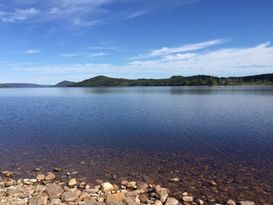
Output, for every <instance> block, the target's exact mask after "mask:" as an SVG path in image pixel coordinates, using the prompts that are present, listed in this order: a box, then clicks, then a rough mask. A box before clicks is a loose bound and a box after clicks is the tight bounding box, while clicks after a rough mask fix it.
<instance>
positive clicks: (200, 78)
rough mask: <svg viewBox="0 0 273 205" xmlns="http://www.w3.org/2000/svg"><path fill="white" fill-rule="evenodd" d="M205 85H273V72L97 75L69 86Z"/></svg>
mask: <svg viewBox="0 0 273 205" xmlns="http://www.w3.org/2000/svg"><path fill="white" fill-rule="evenodd" d="M203 85H273V74H262V75H254V76H245V77H227V78H223V77H215V76H208V75H196V76H190V77H184V76H173V77H171V78H165V79H136V80H130V79H124V78H110V77H107V76H97V77H94V78H90V79H87V80H84V81H81V82H78V83H74V84H70V85H68V86H69V87H96V86H203Z"/></svg>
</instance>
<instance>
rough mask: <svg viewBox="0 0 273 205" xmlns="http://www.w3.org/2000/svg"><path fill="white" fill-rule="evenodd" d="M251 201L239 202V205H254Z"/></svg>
mask: <svg viewBox="0 0 273 205" xmlns="http://www.w3.org/2000/svg"><path fill="white" fill-rule="evenodd" d="M254 204H255V203H254V202H253V201H240V205H254Z"/></svg>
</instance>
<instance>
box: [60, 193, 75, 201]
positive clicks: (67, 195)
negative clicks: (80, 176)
mask: <svg viewBox="0 0 273 205" xmlns="http://www.w3.org/2000/svg"><path fill="white" fill-rule="evenodd" d="M77 199H78V195H77V194H76V193H75V192H73V191H67V192H64V193H63V194H62V200H63V201H65V202H72V201H76V200H77Z"/></svg>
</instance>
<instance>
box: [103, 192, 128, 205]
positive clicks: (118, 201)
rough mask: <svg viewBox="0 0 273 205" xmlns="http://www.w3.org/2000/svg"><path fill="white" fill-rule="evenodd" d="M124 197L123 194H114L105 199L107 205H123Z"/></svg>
mask: <svg viewBox="0 0 273 205" xmlns="http://www.w3.org/2000/svg"><path fill="white" fill-rule="evenodd" d="M125 199H126V198H125V195H124V194H123V193H116V194H111V195H108V196H107V198H106V204H107V205H122V204H125Z"/></svg>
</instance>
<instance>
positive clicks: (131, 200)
mask: <svg viewBox="0 0 273 205" xmlns="http://www.w3.org/2000/svg"><path fill="white" fill-rule="evenodd" d="M35 171H36V174H35V177H33V178H31V179H27V178H25V179H16V178H15V176H14V173H13V172H11V171H2V172H1V175H2V176H1V178H0V205H27V204H29V205H45V204H50V205H66V204H67V205H139V204H148V205H152V204H153V205H179V204H184V205H191V204H199V205H202V204H215V205H219V204H223V203H217V202H216V201H207V200H206V197H205V196H204V197H203V198H195V197H194V196H191V195H190V194H188V193H187V192H185V191H183V190H181V194H180V196H179V197H176V198H174V197H173V195H172V193H171V192H170V191H169V190H168V189H167V188H164V187H161V186H160V185H158V184H149V183H145V182H140V181H128V180H122V181H121V182H120V183H119V184H113V183H110V182H104V181H102V180H96V183H97V185H94V186H91V185H90V184H89V183H88V182H85V181H79V180H77V179H76V178H73V177H72V176H71V174H70V173H66V175H67V179H65V180H64V179H59V178H58V177H57V176H56V173H57V172H62V169H60V168H54V169H53V171H52V172H48V173H41V172H40V170H39V169H37V170H35ZM170 180H171V181H172V182H174V183H175V182H177V181H179V180H180V179H179V178H173V179H170ZM211 183H214V182H211ZM224 204H227V205H237V204H238V205H254V204H255V203H254V202H253V201H234V200H232V199H230V200H228V201H227V202H226V203H224Z"/></svg>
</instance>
